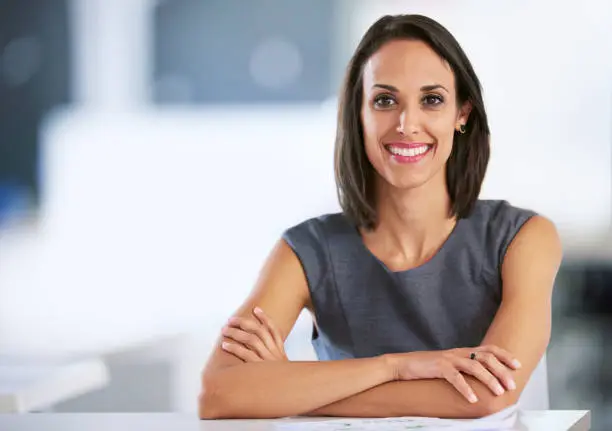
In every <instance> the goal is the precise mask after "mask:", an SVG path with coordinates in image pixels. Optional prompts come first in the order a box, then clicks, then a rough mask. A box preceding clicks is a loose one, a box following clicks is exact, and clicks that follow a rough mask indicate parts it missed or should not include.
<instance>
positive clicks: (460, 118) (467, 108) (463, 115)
mask: <svg viewBox="0 0 612 431" xmlns="http://www.w3.org/2000/svg"><path fill="white" fill-rule="evenodd" d="M471 112H472V103H471V102H470V101H469V100H468V101H466V102H464V103H463V105H462V106H461V108H460V109H459V112H458V113H457V121H456V123H457V127H459V126H461V125H463V126H465V125H466V124H467V121H468V118H469V117H470V113H471Z"/></svg>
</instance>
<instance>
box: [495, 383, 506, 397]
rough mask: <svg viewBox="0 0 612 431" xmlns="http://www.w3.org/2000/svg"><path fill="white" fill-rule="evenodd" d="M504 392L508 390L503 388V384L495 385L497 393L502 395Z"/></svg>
mask: <svg viewBox="0 0 612 431" xmlns="http://www.w3.org/2000/svg"><path fill="white" fill-rule="evenodd" d="M504 392H506V391H504V388H502V386H501V385H496V386H495V393H496V394H497V395H501V394H503V393H504Z"/></svg>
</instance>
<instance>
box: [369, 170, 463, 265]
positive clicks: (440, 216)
mask: <svg viewBox="0 0 612 431" xmlns="http://www.w3.org/2000/svg"><path fill="white" fill-rule="evenodd" d="M380 183H381V185H380V186H379V187H378V188H377V202H378V204H377V214H378V220H377V221H378V223H377V225H376V227H375V228H374V229H373V230H372V231H369V232H365V233H364V234H363V237H364V241H365V242H366V243H368V246H369V247H370V248H371V249H373V250H375V254H379V255H381V257H383V258H384V257H386V259H387V260H390V261H393V262H396V266H413V265H418V264H420V263H422V262H424V261H426V260H427V259H429V258H430V257H431V256H433V255H434V254H435V253H436V252H437V251H438V249H439V248H440V247H441V246H442V244H443V243H444V242H445V241H446V239H447V238H448V236H449V235H450V233H451V232H452V230H453V228H454V226H455V222H456V220H455V218H454V217H451V216H449V213H450V207H451V202H450V197H449V195H448V191H447V188H446V184H445V183H444V184H443V185H441V184H439V183H438V181H435V180H434V181H429V182H428V183H426V184H423V185H422V186H420V187H417V188H413V189H408V190H403V189H398V188H395V187H391V186H389V185H388V184H387V183H384V184H383V181H381V182H380ZM441 191H442V192H441Z"/></svg>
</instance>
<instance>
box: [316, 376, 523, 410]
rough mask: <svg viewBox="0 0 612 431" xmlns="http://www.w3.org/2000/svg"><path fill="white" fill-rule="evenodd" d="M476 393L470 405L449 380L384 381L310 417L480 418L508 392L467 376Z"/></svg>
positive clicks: (508, 394) (500, 401)
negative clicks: (499, 393)
mask: <svg viewBox="0 0 612 431" xmlns="http://www.w3.org/2000/svg"><path fill="white" fill-rule="evenodd" d="M465 378H466V380H467V381H468V383H469V384H470V385H471V386H472V388H473V389H474V392H476V395H477V396H478V402H476V403H474V404H470V403H469V402H468V401H467V400H466V399H465V398H464V397H463V396H462V395H461V394H460V393H459V392H458V391H457V390H456V389H455V388H453V387H452V386H451V385H450V384H449V383H448V382H446V381H445V380H440V379H428V380H412V381H398V382H390V383H385V384H382V385H380V386H377V387H375V388H372V389H369V390H367V391H364V392H361V393H359V394H356V395H353V396H351V397H348V398H345V399H342V400H340V401H337V402H335V403H332V404H330V405H326V406H324V407H322V408H319V409H316V410H314V411H311V412H309V413H308V414H307V415H308V416H338V417H398V416H430V417H441V418H477V417H482V416H486V415H488V414H491V413H493V412H495V411H498V410H500V409H501V408H502V407H503V406H505V404H504V401H507V400H504V398H505V397H508V396H512V394H511V393H506V394H505V395H502V396H496V395H494V394H493V393H492V392H491V391H490V390H489V389H488V388H486V387H485V386H484V385H483V384H482V383H480V382H479V381H477V380H476V379H473V378H471V377H470V376H465Z"/></svg>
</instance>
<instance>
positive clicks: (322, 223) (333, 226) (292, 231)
mask: <svg viewBox="0 0 612 431" xmlns="http://www.w3.org/2000/svg"><path fill="white" fill-rule="evenodd" d="M346 223H347V220H346V218H345V216H344V214H342V213H330V214H322V215H319V216H317V217H312V218H308V219H306V220H303V221H300V222H299V223H297V224H294V225H292V226H290V227H289V228H288V229H286V230H285V231H284V232H283V239H284V240H285V241H286V242H287V243H288V244H289V246H291V247H292V248H293V247H294V246H297V245H299V244H300V243H301V242H313V241H314V242H325V241H326V240H327V239H328V237H329V236H330V235H332V234H333V233H334V232H336V231H338V230H340V229H342V228H343V227H344V226H345V225H346Z"/></svg>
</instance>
